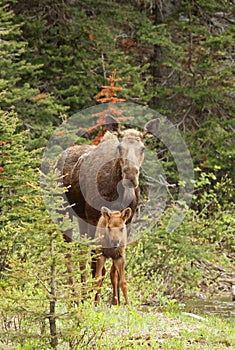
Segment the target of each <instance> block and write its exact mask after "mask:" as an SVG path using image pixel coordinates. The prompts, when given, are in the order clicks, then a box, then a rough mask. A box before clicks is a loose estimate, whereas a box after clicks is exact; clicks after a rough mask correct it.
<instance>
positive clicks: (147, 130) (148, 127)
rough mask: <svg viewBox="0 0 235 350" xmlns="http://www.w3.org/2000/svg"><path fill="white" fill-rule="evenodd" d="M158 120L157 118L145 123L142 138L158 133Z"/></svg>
mask: <svg viewBox="0 0 235 350" xmlns="http://www.w3.org/2000/svg"><path fill="white" fill-rule="evenodd" d="M159 124H160V120H159V119H158V118H156V119H152V120H150V121H149V122H147V123H146V124H145V126H144V132H143V137H144V138H145V137H146V136H150V135H149V134H151V135H155V136H156V134H157V132H158V128H159Z"/></svg>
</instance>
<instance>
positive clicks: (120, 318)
mask: <svg viewBox="0 0 235 350" xmlns="http://www.w3.org/2000/svg"><path fill="white" fill-rule="evenodd" d="M82 314H83V316H82V318H83V317H84V318H83V323H82V324H81V328H80V329H78V330H77V332H78V334H80V338H79V336H77V337H76V338H77V339H74V346H75V348H76V349H97V350H98V349H107V350H108V349H115V350H119V349H120V350H121V349H123V350H124V349H208V350H209V349H210V350H212V349H213V350H216V349H218V350H222V349H234V348H235V327H234V319H232V318H231V319H221V318H220V317H215V316H206V317H203V318H200V319H197V318H194V317H193V314H192V315H187V314H185V313H183V312H179V311H172V310H171V311H168V310H165V311H163V312H160V311H159V310H157V309H154V308H151V309H149V310H145V311H140V310H138V309H137V308H133V307H124V306H122V307H107V306H106V305H101V306H99V307H97V308H95V307H91V306H89V305H87V306H85V305H84V306H83V311H82ZM80 316H81V315H80ZM79 339H80V340H79ZM75 344H76V345H75ZM59 349H61V350H62V349H65V347H63V345H62V346H61V347H60V348H59Z"/></svg>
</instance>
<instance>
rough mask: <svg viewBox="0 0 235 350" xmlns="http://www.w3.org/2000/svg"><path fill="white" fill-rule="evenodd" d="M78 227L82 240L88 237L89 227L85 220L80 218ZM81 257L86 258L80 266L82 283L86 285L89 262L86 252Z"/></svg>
mask: <svg viewBox="0 0 235 350" xmlns="http://www.w3.org/2000/svg"><path fill="white" fill-rule="evenodd" d="M78 225H79V231H80V237H81V240H82V239H83V238H85V237H86V236H87V233H88V225H87V223H86V222H85V220H83V219H81V218H78ZM81 253H82V254H81V256H83V255H84V258H83V259H82V260H81V261H80V262H79V265H80V271H81V282H82V283H85V282H86V280H87V278H86V269H87V260H86V258H85V251H84V252H83V251H81Z"/></svg>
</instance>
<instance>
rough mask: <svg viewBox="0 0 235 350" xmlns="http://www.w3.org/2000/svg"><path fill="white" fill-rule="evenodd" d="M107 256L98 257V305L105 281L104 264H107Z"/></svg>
mask: <svg viewBox="0 0 235 350" xmlns="http://www.w3.org/2000/svg"><path fill="white" fill-rule="evenodd" d="M105 260H106V258H105V257H104V256H103V255H100V256H99V257H98V258H97V259H96V275H95V279H96V282H95V287H96V288H98V290H97V292H96V295H95V304H96V305H97V304H98V303H99V302H100V294H101V287H102V283H103V277H104V275H103V270H104V264H105Z"/></svg>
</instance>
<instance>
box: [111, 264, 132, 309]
mask: <svg viewBox="0 0 235 350" xmlns="http://www.w3.org/2000/svg"><path fill="white" fill-rule="evenodd" d="M113 264H114V265H115V269H116V271H117V272H118V276H119V283H120V287H121V290H122V293H123V295H124V298H125V301H126V304H127V305H128V304H129V300H128V294H127V292H128V288H127V282H126V279H125V260H124V258H119V259H115V260H114V261H113Z"/></svg>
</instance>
